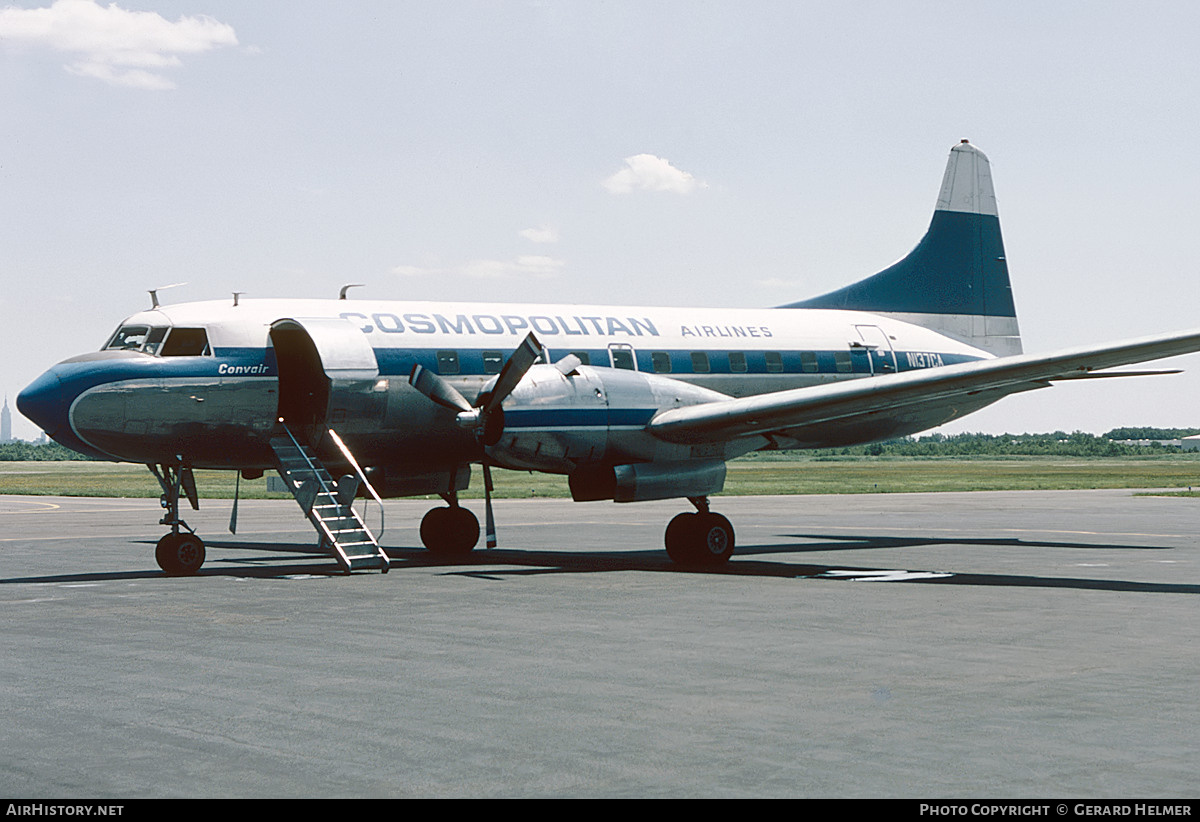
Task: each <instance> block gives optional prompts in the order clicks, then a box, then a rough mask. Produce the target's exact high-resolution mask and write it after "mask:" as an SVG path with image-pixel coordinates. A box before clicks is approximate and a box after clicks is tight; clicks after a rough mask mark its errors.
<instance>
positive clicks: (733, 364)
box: [729, 351, 746, 374]
mask: <svg viewBox="0 0 1200 822" xmlns="http://www.w3.org/2000/svg"><path fill="white" fill-rule="evenodd" d="M729 370H730V371H732V372H733V373H735V374H745V373H746V352H745V351H730V352H729Z"/></svg>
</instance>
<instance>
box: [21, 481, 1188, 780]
mask: <svg viewBox="0 0 1200 822" xmlns="http://www.w3.org/2000/svg"><path fill="white" fill-rule="evenodd" d="M433 505H434V503H431V502H425V501H414V500H399V501H393V502H389V503H388V504H387V507H386V522H387V529H386V531H385V533H384V536H383V539H382V542H383V544H384V546H385V547H386V548H387V549H388V552H389V554H390V555H391V556H392V558H393V560H394V563H393V566H392V570H391V571H390V573H387V574H379V573H356V574H352V575H342V574H339V573H337V567H336V565H334V564H333V562H332V561H331V560H330V558H329V557H327V556H323V555H320V554H318V553H316V552H315V550H314V547H313V546H314V544H315V541H316V540H315V535H314V533H313V532H312V530H311V529H310V527H309V526H308V524H307V522H306V521H305V520H304V518H303V517H302V515H301V512H300V510H299V508H298V507H297V506H296V505H295V503H293V502H292V501H290V500H289V501H242V503H241V505H240V511H239V528H238V533H237V535H231V534H229V533H228V530H227V526H228V520H229V514H230V503H229V502H228V501H215V502H214V501H203V502H202V510H201V511H200V512H192V511H188V510H185V512H184V516H185V518H187V520H188V522H189V523H190V524H191V525H192V526H193V527H194V528H196V530H197V531H198V532H199V533H200V534H201V536H203V537H204V539H205V540H206V541H207V543H208V560H207V562H206V564H205V566H204V568H203V569H202V571H201V573H200V574H199V575H198V576H195V577H188V578H178V577H176V578H169V577H166V576H165V575H163V574H162V572H161V571H159V570H158V567H157V565H156V564H155V561H154V543H155V541H156V540H157V539H158V537H159V536H160V535H161V533H162V532H163V530H164V529H163V528H162V526H159V525H157V524H156V523H157V522H158V519H159V518H160V516H161V510H160V509H159V507H158V504H157V501H155V500H128V499H85V498H63V497H19V496H5V497H0V614H2V615H3V622H2V624H3V631H2V634H0V717H2V719H0V794H3V795H5V796H10V797H14V796H25V797H42V798H49V797H54V798H71V797H79V798H83V797H87V798H96V799H98V798H117V799H119V798H126V799H134V798H142V797H272V798H295V797H714V798H725V797H907V798H914V799H922V798H943V799H945V798H969V797H977V798H985V797H986V798H999V797H1004V798H1050V797H1087V798H1097V799H1099V798H1130V797H1140V798H1181V797H1183V798H1186V797H1196V796H1197V795H1198V794H1200V778H1198V777H1197V774H1200V739H1198V738H1197V730H1196V729H1197V728H1200V640H1198V639H1197V635H1198V633H1200V631H1198V630H1197V629H1198V628H1200V619H1198V615H1197V608H1198V605H1200V499H1195V498H1179V497H1155V496H1136V495H1134V493H1133V492H1130V491H1054V492H1049V491H1048V492H981V493H962V494H950V493H947V494H873V495H854V496H805V497H729V498H714V500H713V508H714V510H717V511H720V512H721V513H723V514H725V515H726V516H728V517H729V518H730V520H732V521H733V523H734V526H735V527H736V528H737V542H738V548H737V553H736V554H735V556H734V557H733V559H732V560H731V561H730V563H729V564H728V566H726V567H723V568H721V569H719V570H716V571H692V570H682V569H680V568H677V567H676V566H674V565H673V564H672V563H671V562H670V560H668V558H667V556H666V553H665V551H663V549H662V533H663V529H664V528H665V526H666V523H667V521H668V520H669V519H670V517H671V516H673V515H674V514H675V513H678V512H679V511H682V510H684V508H685V507H687V506H686V503H684V504H683V505H681V504H680V503H678V502H664V503H638V504H634V505H616V504H613V503H584V504H578V503H572V502H570V501H564V500H538V499H532V500H501V501H498V502H497V503H496V516H497V520H498V524H499V536H500V546H501V547H500V548H497V549H493V550H482V549H479V550H476V552H475V553H474V555H473V556H472V557H471V558H470V559H469V560H467V561H465V562H463V563H460V564H456V565H454V564H441V563H437V562H434V561H432V560H431V559H430V558H429V557H428V556H427V555H426V554H425V552H424V551H423V550H421V549H420V547H419V545H420V543H419V539H418V537H417V526H418V523H419V520H420V516H421V515H422V514H423V513H424V511H425V510H427V509H428V508H430V507H432V506H433ZM472 505H473V506H474V507H475V508H477V509H480V508H481V506H478V505H475V504H474V503H472ZM477 513H479V514H480V518H481V519H482V510H477Z"/></svg>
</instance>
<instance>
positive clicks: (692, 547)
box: [665, 497, 733, 567]
mask: <svg viewBox="0 0 1200 822" xmlns="http://www.w3.org/2000/svg"><path fill="white" fill-rule="evenodd" d="M688 499H689V501H690V502H691V503H692V505H695V506H696V511H695V513H692V512H688V513H685V514H679V515H678V516H677V517H675V518H674V519H673V520H671V522H670V524H669V525H667V533H666V538H665V541H666V544H667V556H669V557H670V558H671V559H672V560H673V561H674V562H676V563H678V564H679V565H688V566H699V567H712V566H715V565H720V564H722V563H724V562H728V561H729V558H730V557H731V556H733V525H731V524H730V522H729V520H727V519H726V518H725V517H723V516H721V515H720V514H717V513H714V512H712V511H710V510H708V497H688Z"/></svg>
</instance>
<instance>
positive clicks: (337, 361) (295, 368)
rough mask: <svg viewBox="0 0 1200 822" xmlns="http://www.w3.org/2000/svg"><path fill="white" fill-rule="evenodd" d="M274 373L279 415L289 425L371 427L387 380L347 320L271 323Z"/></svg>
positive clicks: (383, 400)
mask: <svg viewBox="0 0 1200 822" xmlns="http://www.w3.org/2000/svg"><path fill="white" fill-rule="evenodd" d="M270 337H271V344H272V346H274V348H275V362H276V365H277V367H278V371H279V406H278V413H277V415H278V417H280V418H282V419H283V420H284V421H285V422H286V423H287V424H288V426H289V427H291V428H293V429H304V430H306V432H307V433H312V431H313V429H314V428H315V427H334V428H336V429H337V430H338V431H339V432H345V433H353V432H355V431H364V430H375V429H376V428H378V426H379V422H380V420H381V419H382V417H383V414H384V411H385V408H386V404H387V384H386V381H381V380H380V379H379V364H378V362H377V361H376V360H375V351H374V350H373V349H372V348H371V344H370V343H369V342H367V338H366V335H365V334H363V332H362V331H361V330H360V329H359V328H358V327H357V326H355V325H354V324H352V323H351V322H350V321H349V320H345V319H342V318H340V317H338V318H326V317H320V318H303V317H301V318H288V319H281V320H276V321H275V322H274V323H272V324H271V334H270Z"/></svg>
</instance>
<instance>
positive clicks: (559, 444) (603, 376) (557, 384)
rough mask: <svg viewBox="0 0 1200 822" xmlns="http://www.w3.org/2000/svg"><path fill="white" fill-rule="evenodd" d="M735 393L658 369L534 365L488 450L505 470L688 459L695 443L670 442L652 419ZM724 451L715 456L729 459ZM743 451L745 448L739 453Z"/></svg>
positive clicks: (496, 418)
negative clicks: (650, 427)
mask: <svg viewBox="0 0 1200 822" xmlns="http://www.w3.org/2000/svg"><path fill="white" fill-rule="evenodd" d="M726 399H729V397H727V396H726V395H725V394H721V393H719V392H717V391H712V390H710V389H707V388H700V387H699V386H695V385H689V384H688V383H685V382H681V381H679V380H675V379H671V378H669V377H662V376H659V375H657V374H644V373H642V372H639V371H626V370H623V369H617V368H597V367H591V366H585V365H581V366H578V367H577V368H575V369H574V370H573V371H571V372H570V373H568V374H563V373H562V371H560V370H559V369H558V368H556V367H555V366H552V365H535V366H533V367H532V368H530V369H529V372H528V373H527V374H526V375H525V377H524V379H522V380H521V383H520V384H519V385H518V386H517V388H516V389H515V390H514V391H513V392H512V394H510V395H509V397H508V398H507V399H506V400H505V401H504V403H503V405H502V414H503V416H502V417H501V414H500V413H497V414H494V415H493V418H492V419H490V420H489V421H488V429H489V430H488V431H486V432H485V434H484V443H485V446H486V450H487V454H488V456H489V457H490V458H491V459H492V460H494V461H495V462H496V464H498V465H501V466H503V467H505V468H514V469H518V470H532V471H546V472H550V473H557V474H571V473H574V472H576V471H578V470H580V469H581V468H587V467H591V466H600V465H608V466H613V465H621V464H626V463H639V462H652V461H653V462H659V461H664V462H685V461H689V460H694V459H696V458H697V454H696V453H695V449H696V446H686V445H678V444H674V443H668V442H664V441H662V440H659V439H658V438H656V437H653V436H651V435H650V434H648V433H647V432H646V430H645V429H646V423H648V422H649V421H650V419H651V418H652V417H653V416H654V415H655V414H657V413H658V412H659V411H663V410H666V409H670V408H682V407H684V406H689V405H698V404H701V403H708V402H714V401H717V400H726ZM718 450H719V451H721V453H711V454H707V455H705V456H707V457H708V458H709V459H712V458H716V459H722V460H723V459H727V458H728V456H727V455H726V454H725V453H723V449H721V448H720V447H719V446H718ZM739 453H741V452H740V451H739Z"/></svg>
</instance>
